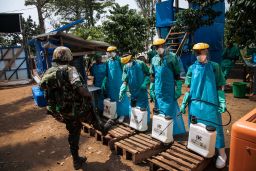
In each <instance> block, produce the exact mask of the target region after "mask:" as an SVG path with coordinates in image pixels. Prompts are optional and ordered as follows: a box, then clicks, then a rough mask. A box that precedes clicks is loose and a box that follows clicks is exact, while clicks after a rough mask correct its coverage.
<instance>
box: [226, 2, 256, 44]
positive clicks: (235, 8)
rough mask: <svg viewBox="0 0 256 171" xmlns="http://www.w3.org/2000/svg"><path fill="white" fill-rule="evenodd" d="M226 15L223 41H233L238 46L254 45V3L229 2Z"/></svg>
mask: <svg viewBox="0 0 256 171" xmlns="http://www.w3.org/2000/svg"><path fill="white" fill-rule="evenodd" d="M228 2H229V3H230V8H229V11H228V12H227V13H226V17H227V20H226V26H225V27H226V28H225V39H226V40H233V41H235V42H236V43H238V44H239V46H249V45H254V46H255V45H256V29H255V28H256V17H255V11H256V1H255V0H229V1H228Z"/></svg>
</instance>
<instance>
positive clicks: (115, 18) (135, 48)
mask: <svg viewBox="0 0 256 171" xmlns="http://www.w3.org/2000/svg"><path fill="white" fill-rule="evenodd" d="M109 12H110V14H111V15H110V16H108V17H107V18H108V20H107V21H105V22H103V32H104V34H105V35H106V41H107V42H109V43H111V44H113V45H115V46H117V47H118V49H119V51H120V52H121V53H125V52H131V53H137V52H141V51H143V50H144V45H145V42H146V39H147V21H146V19H144V18H143V17H142V16H141V15H139V14H138V13H137V12H136V11H135V10H132V9H129V6H128V5H126V6H122V7H121V6H120V5H118V4H115V6H114V7H113V9H112V10H110V11H109Z"/></svg>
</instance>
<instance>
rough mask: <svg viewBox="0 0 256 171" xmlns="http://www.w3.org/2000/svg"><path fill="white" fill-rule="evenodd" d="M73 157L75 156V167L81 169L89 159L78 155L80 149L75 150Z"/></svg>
mask: <svg viewBox="0 0 256 171" xmlns="http://www.w3.org/2000/svg"><path fill="white" fill-rule="evenodd" d="M72 157H73V167H74V169H75V170H78V169H81V168H82V166H83V164H84V163H85V162H86V160H87V158H86V157H80V156H79V155H78V151H76V152H73V154H72Z"/></svg>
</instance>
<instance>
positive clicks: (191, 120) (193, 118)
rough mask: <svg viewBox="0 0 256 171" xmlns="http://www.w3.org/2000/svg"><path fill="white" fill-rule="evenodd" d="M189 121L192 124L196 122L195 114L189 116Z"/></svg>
mask: <svg viewBox="0 0 256 171" xmlns="http://www.w3.org/2000/svg"><path fill="white" fill-rule="evenodd" d="M190 122H191V123H192V124H197V118H196V117H195V116H191V118H190Z"/></svg>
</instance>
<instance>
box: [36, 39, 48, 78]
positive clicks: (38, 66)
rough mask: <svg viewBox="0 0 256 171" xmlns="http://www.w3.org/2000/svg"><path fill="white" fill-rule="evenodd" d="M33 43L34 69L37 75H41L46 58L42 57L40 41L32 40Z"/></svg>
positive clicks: (44, 67)
mask: <svg viewBox="0 0 256 171" xmlns="http://www.w3.org/2000/svg"><path fill="white" fill-rule="evenodd" d="M33 43H34V45H35V48H36V56H35V64H36V71H37V73H38V74H39V75H42V74H43V73H44V72H45V71H46V66H47V65H46V60H45V58H44V49H43V47H42V45H41V42H40V41H37V40H34V42H33Z"/></svg>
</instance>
